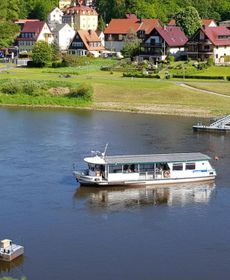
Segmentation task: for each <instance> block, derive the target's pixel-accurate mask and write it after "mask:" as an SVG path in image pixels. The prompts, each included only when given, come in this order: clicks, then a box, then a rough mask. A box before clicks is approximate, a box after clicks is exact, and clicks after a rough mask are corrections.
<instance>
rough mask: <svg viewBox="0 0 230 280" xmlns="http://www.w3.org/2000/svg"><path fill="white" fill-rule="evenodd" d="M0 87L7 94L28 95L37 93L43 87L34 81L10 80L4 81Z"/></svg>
mask: <svg viewBox="0 0 230 280" xmlns="http://www.w3.org/2000/svg"><path fill="white" fill-rule="evenodd" d="M0 88H1V91H2V92H3V93H6V94H17V93H25V94H28V95H37V94H38V92H39V91H40V90H41V88H42V87H41V85H40V84H39V83H37V82H34V81H17V80H9V81H6V82H4V83H3V84H2V85H1V87H0Z"/></svg>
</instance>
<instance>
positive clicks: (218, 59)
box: [187, 26, 230, 64]
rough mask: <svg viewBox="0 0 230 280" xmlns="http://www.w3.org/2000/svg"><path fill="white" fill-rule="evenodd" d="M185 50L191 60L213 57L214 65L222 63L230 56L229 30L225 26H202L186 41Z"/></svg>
mask: <svg viewBox="0 0 230 280" xmlns="http://www.w3.org/2000/svg"><path fill="white" fill-rule="evenodd" d="M187 48H188V50H187V54H188V56H189V57H191V58H192V59H196V60H197V59H200V60H206V59H208V58H210V57H213V62H214V63H215V64H219V63H224V57H225V56H229V55H230V30H229V29H228V28H226V27H225V26H216V27H207V26H203V27H202V28H200V29H199V30H198V31H197V32H196V33H195V35H194V36H193V37H192V38H191V39H190V40H189V41H188V43H187Z"/></svg>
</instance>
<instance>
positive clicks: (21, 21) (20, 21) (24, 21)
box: [14, 19, 40, 24]
mask: <svg viewBox="0 0 230 280" xmlns="http://www.w3.org/2000/svg"><path fill="white" fill-rule="evenodd" d="M37 21H40V20H39V19H18V20H16V21H15V22H14V23H16V24H25V23H26V22H37Z"/></svg>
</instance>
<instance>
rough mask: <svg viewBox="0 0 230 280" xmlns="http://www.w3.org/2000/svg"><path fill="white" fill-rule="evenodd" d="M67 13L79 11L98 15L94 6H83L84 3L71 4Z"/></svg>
mask: <svg viewBox="0 0 230 280" xmlns="http://www.w3.org/2000/svg"><path fill="white" fill-rule="evenodd" d="M66 13H67V14H68V13H79V14H84V13H86V14H87V13H89V14H94V15H97V12H96V10H94V9H93V8H92V7H88V6H83V5H78V6H70V7H68V8H67V9H66V11H65V14H66Z"/></svg>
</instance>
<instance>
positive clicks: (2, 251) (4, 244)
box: [0, 239, 24, 262]
mask: <svg viewBox="0 0 230 280" xmlns="http://www.w3.org/2000/svg"><path fill="white" fill-rule="evenodd" d="M23 254H24V247H23V246H21V245H17V244H14V243H12V241H11V240H9V239H3V240H1V241H0V261H6V262H10V261H12V260H14V259H16V258H17V257H19V256H21V255H23Z"/></svg>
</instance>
